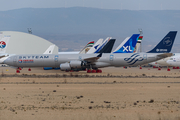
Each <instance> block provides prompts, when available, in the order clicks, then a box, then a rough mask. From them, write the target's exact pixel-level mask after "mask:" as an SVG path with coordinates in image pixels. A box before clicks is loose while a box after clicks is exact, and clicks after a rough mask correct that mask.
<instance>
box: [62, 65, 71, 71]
mask: <svg viewBox="0 0 180 120" xmlns="http://www.w3.org/2000/svg"><path fill="white" fill-rule="evenodd" d="M60 69H61V70H71V67H70V65H69V63H63V64H60Z"/></svg>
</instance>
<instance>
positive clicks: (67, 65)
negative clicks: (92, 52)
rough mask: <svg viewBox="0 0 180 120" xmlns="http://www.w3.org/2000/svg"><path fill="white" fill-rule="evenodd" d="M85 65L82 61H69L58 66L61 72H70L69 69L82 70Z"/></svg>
mask: <svg viewBox="0 0 180 120" xmlns="http://www.w3.org/2000/svg"><path fill="white" fill-rule="evenodd" d="M85 65H86V63H85V62H83V61H70V62H69V63H63V64H60V69H61V70H71V69H77V68H82V67H83V66H85Z"/></svg>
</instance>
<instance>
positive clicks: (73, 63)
mask: <svg viewBox="0 0 180 120" xmlns="http://www.w3.org/2000/svg"><path fill="white" fill-rule="evenodd" d="M69 64H70V66H71V68H81V67H82V66H83V62H82V61H70V63H69Z"/></svg>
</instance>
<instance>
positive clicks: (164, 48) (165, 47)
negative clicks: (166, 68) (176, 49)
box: [147, 31, 177, 53]
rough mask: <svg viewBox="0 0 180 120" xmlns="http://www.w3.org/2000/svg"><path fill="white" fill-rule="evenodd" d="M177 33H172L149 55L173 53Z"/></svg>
mask: <svg viewBox="0 0 180 120" xmlns="http://www.w3.org/2000/svg"><path fill="white" fill-rule="evenodd" d="M176 34H177V31H170V32H169V33H168V34H167V35H166V36H165V37H164V38H163V39H162V40H161V41H160V42H159V44H158V45H156V46H155V47H154V48H153V49H152V50H151V51H149V52H147V53H168V52H170V51H171V48H172V46H173V43H174V40H175V37H176Z"/></svg>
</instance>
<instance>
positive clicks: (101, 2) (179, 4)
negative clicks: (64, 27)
mask: <svg viewBox="0 0 180 120" xmlns="http://www.w3.org/2000/svg"><path fill="white" fill-rule="evenodd" d="M0 3H1V4H0V11H5V10H12V9H18V8H27V7H28V8H29V7H31V8H57V7H75V6H81V7H95V8H103V9H128V10H180V0H0Z"/></svg>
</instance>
